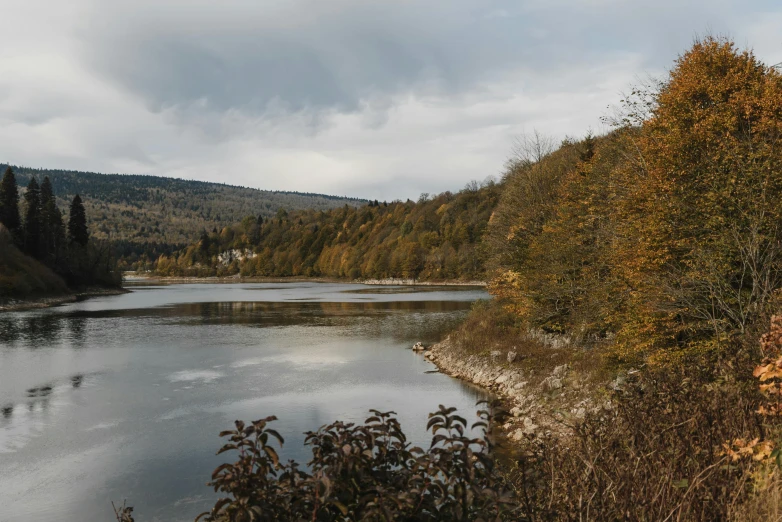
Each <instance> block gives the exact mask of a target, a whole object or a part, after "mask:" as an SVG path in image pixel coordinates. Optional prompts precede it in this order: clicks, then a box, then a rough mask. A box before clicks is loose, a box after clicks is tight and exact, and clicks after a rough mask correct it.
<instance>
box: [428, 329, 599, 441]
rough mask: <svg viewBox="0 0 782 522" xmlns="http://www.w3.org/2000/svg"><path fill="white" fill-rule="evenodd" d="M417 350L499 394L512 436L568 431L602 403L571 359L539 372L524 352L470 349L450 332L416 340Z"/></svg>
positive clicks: (513, 438)
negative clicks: (431, 341)
mask: <svg viewBox="0 0 782 522" xmlns="http://www.w3.org/2000/svg"><path fill="white" fill-rule="evenodd" d="M413 351H416V352H419V353H423V356H424V357H426V359H428V360H429V361H431V362H432V363H433V364H434V365H435V366H437V368H438V369H439V370H440V372H441V373H444V374H446V375H450V376H451V377H454V378H457V379H462V380H464V381H467V382H469V383H472V384H475V385H477V386H480V387H481V388H484V389H486V390H488V391H491V392H492V393H494V394H495V395H497V396H498V398H500V400H501V401H503V402H504V403H505V404H504V405H505V407H506V408H507V410H508V411H509V412H510V414H511V415H510V417H509V419H508V421H507V422H506V424H505V425H503V426H502V428H503V432H504V435H505V436H506V437H507V438H508V439H509V440H511V441H521V440H523V439H525V438H528V437H530V436H536V435H545V436H557V437H563V436H567V435H568V434H569V433H570V431H571V428H570V427H571V426H572V425H573V423H574V421H577V420H578V419H582V418H583V417H584V415H585V414H586V412H587V411H590V410H593V409H595V408H599V407H601V406H604V404H602V403H601V401H598V400H596V397H598V396H599V394H597V393H595V392H596V388H597V387H596V386H595V385H592V384H587V383H586V382H585V379H584V376H583V375H580V374H579V372H576V371H574V370H573V369H572V368H571V367H570V365H569V364H561V365H558V366H554V367H553V368H551V369H550V371H546V372H536V371H534V370H529V369H525V368H523V367H522V366H521V365H519V364H516V363H517V361H518V360H519V358H521V357H523V355H522V354H519V353H517V352H515V351H509V352H505V353H503V352H500V351H490V352H488V353H486V354H483V353H466V352H464V351H461V350H459V349H457V348H456V347H455V346H453V344H452V343H451V340H450V338H447V339H445V340H444V341H442V342H440V343H438V344H435V345H432V346H430V347H428V348H424V347H423V346H421V345H420V344H417V345H416V347H414V348H413Z"/></svg>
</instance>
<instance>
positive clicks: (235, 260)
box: [156, 182, 501, 280]
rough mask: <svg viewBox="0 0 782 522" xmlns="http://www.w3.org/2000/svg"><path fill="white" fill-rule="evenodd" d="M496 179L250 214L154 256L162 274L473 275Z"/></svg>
mask: <svg viewBox="0 0 782 522" xmlns="http://www.w3.org/2000/svg"><path fill="white" fill-rule="evenodd" d="M500 192H501V185H500V184H496V183H494V182H487V183H484V185H483V186H482V187H480V186H479V185H478V184H477V183H474V182H473V183H471V184H469V185H468V186H467V187H466V188H465V189H464V190H462V191H460V192H458V193H457V194H453V193H450V192H444V193H442V194H439V195H437V196H435V197H433V198H429V197H428V196H426V195H422V197H421V198H420V199H419V201H418V202H417V203H414V202H412V201H407V202H406V203H403V202H401V201H395V202H391V203H379V202H371V203H370V204H368V205H364V206H362V207H350V206H347V205H345V206H343V207H342V208H339V209H334V210H330V211H317V210H302V211H296V212H286V211H284V210H281V211H279V212H278V213H277V214H276V215H275V216H274V217H273V218H264V219H263V220H258V219H256V218H255V217H253V216H248V217H247V218H245V219H244V220H243V221H242V222H241V223H239V224H236V225H233V226H230V227H225V228H223V229H222V230H221V231H220V232H219V233H217V232H214V233H207V234H203V235H202V237H201V240H200V241H199V242H198V243H196V244H193V245H191V246H190V247H188V248H186V249H184V250H182V251H180V252H177V253H175V254H173V255H170V256H161V258H160V259H158V261H157V263H156V270H157V273H159V274H160V275H189V276H211V275H233V274H237V273H240V274H241V275H243V276H282V277H284V276H307V277H313V276H314V277H336V278H350V279H356V278H411V279H426V280H453V279H460V280H474V279H480V278H482V277H483V275H484V264H483V258H484V256H483V254H482V252H481V242H482V238H483V235H484V231H485V230H486V227H487V225H488V222H489V218H490V216H491V214H492V212H493V210H494V207H495V206H496V204H497V201H498V199H499V195H500Z"/></svg>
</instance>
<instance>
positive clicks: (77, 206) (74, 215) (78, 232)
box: [68, 194, 90, 246]
mask: <svg viewBox="0 0 782 522" xmlns="http://www.w3.org/2000/svg"><path fill="white" fill-rule="evenodd" d="M68 237H69V238H70V242H71V243H76V244H78V245H81V246H86V245H87V241H89V238H90V235H89V232H87V214H86V213H85V212H84V205H83V204H82V202H81V198H80V197H79V195H78V194H76V195H75V196H74V197H73V201H72V202H71V209H70V216H69V217H68Z"/></svg>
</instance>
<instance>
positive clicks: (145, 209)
mask: <svg viewBox="0 0 782 522" xmlns="http://www.w3.org/2000/svg"><path fill="white" fill-rule="evenodd" d="M0 167H5V165H0ZM13 170H14V172H15V174H16V177H17V180H18V183H19V184H20V185H21V186H26V185H27V184H28V183H29V182H30V179H32V178H33V177H36V178H37V179H38V180H39V181H40V180H41V179H43V178H44V177H48V178H49V180H50V182H51V185H52V190H53V191H54V193H55V194H56V195H57V197H56V203H57V206H58V207H59V208H60V209H62V210H65V209H67V208H68V205H69V203H70V200H71V199H72V198H73V196H75V195H76V194H79V195H80V196H81V198H82V201H83V204H84V207H85V210H86V212H87V215H88V216H89V220H88V227H89V230H90V234H91V235H92V236H93V237H94V238H96V239H99V240H109V241H110V242H111V244H112V246H113V247H114V251H113V254H114V255H115V256H116V257H117V258H118V259H119V261H120V266H121V267H122V268H123V269H128V268H145V267H148V266H149V265H150V264H151V263H152V262H153V261H154V260H155V259H157V258H158V257H159V256H160V255H163V254H166V255H169V254H170V253H171V252H174V251H176V250H179V249H181V248H183V247H185V246H186V245H188V244H191V243H192V242H193V241H196V240H197V239H198V237H199V234H200V233H201V231H202V230H204V229H206V230H212V229H213V228H215V227H217V228H218V229H222V228H223V227H224V226H227V225H231V224H233V223H237V222H239V221H240V220H241V219H242V218H244V217H245V216H247V215H253V216H259V215H260V216H263V217H265V218H267V217H273V216H274V215H275V214H276V212H277V210H279V209H280V208H285V209H288V210H292V209H293V210H295V209H314V210H329V209H332V208H336V207H342V206H343V205H345V204H347V205H351V206H358V205H363V204H365V203H366V201H365V200H361V199H356V198H349V197H339V196H329V195H325V194H309V193H304V192H289V191H268V190H257V189H253V188H246V187H237V186H231V185H226V184H222V183H209V182H203V181H192V180H183V179H174V178H165V177H161V176H144V175H122V174H96V173H92V172H78V171H69V170H58V169H32V168H27V167H13Z"/></svg>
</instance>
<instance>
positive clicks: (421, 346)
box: [413, 341, 426, 352]
mask: <svg viewBox="0 0 782 522" xmlns="http://www.w3.org/2000/svg"><path fill="white" fill-rule="evenodd" d="M424 350H426V347H425V346H424V343H422V342H421V341H418V342H417V343H415V344H414V345H413V351H414V352H423V351H424Z"/></svg>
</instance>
